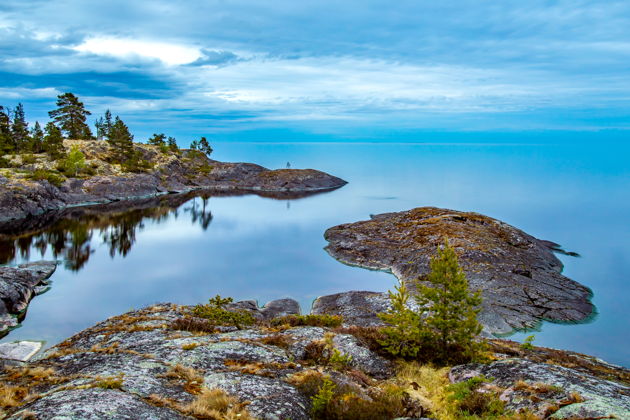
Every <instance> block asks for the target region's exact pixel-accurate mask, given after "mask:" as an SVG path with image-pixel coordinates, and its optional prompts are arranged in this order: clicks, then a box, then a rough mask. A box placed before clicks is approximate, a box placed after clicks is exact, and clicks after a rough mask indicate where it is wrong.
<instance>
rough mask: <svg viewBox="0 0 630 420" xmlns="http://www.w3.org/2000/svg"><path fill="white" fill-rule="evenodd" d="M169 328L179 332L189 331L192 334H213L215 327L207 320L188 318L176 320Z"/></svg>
mask: <svg viewBox="0 0 630 420" xmlns="http://www.w3.org/2000/svg"><path fill="white" fill-rule="evenodd" d="M170 326H171V328H172V329H174V330H180V331H189V332H192V333H210V334H211V333H213V332H215V331H216V326H215V325H214V324H213V323H212V322H210V321H208V320H207V319H200V318H193V317H190V316H187V317H184V318H178V319H176V320H175V321H173V322H172V323H171V325H170Z"/></svg>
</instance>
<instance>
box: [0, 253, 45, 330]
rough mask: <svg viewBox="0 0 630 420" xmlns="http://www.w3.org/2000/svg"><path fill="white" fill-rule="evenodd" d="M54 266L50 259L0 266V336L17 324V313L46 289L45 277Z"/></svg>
mask: <svg viewBox="0 0 630 420" xmlns="http://www.w3.org/2000/svg"><path fill="white" fill-rule="evenodd" d="M56 268H57V263H56V262H51V261H39V262H33V263H28V264H22V265H19V266H17V267H0V336H2V335H5V334H6V333H7V332H8V330H9V329H11V328H15V327H16V326H17V325H18V324H19V322H18V315H19V314H20V313H22V312H23V311H24V310H25V309H26V307H27V306H28V304H29V302H30V301H31V299H33V297H34V296H35V295H37V294H40V293H43V292H45V291H46V290H48V287H49V283H48V281H47V279H48V278H49V277H50V276H51V275H52V274H53V273H54V272H55V269H56Z"/></svg>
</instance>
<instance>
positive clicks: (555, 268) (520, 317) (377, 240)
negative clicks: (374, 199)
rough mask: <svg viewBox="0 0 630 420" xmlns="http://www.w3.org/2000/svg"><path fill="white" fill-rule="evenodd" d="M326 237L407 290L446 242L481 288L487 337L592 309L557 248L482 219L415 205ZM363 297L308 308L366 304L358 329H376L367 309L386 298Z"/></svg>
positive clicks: (579, 316) (343, 255)
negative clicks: (353, 302) (387, 273)
mask: <svg viewBox="0 0 630 420" xmlns="http://www.w3.org/2000/svg"><path fill="white" fill-rule="evenodd" d="M324 236H325V238H326V240H327V241H328V242H329V244H328V246H327V247H326V250H327V251H328V252H329V254H330V255H332V256H333V257H334V258H336V259H337V260H339V261H341V262H343V263H346V264H350V265H356V266H360V267H364V268H369V269H376V270H385V271H390V272H391V273H393V274H394V275H395V276H396V277H397V278H398V279H399V280H401V281H403V282H405V283H407V285H408V286H409V287H410V289H412V290H413V285H414V282H415V280H416V279H418V278H420V277H422V276H423V275H426V274H428V272H429V262H430V258H431V257H432V256H434V255H435V253H436V249H437V247H438V246H439V245H441V244H442V243H444V240H445V239H446V238H448V240H449V242H450V244H451V246H453V248H454V249H455V252H456V253H457V255H458V257H459V263H460V265H461V266H462V267H463V269H464V271H465V272H466V275H467V277H468V281H469V284H470V287H471V289H475V290H480V291H481V294H482V297H483V308H482V312H481V313H480V315H479V320H480V322H481V323H482V325H483V326H484V330H485V332H486V333H493V334H505V333H509V332H512V331H513V330H514V329H522V328H532V327H535V326H536V325H537V324H538V323H539V322H540V321H542V320H548V321H553V322H579V321H582V320H585V319H586V318H588V317H589V316H590V315H592V314H593V312H594V306H593V305H592V303H591V302H590V298H591V296H592V293H591V291H590V290H589V289H588V288H587V287H585V286H583V285H581V284H579V283H577V282H575V281H573V280H571V279H569V278H567V277H565V276H563V275H562V274H561V272H562V263H561V262H560V260H559V259H558V258H556V256H555V255H554V250H556V251H557V250H559V246H558V245H557V244H554V243H552V242H549V241H543V240H539V239H536V238H534V237H533V236H531V235H528V234H527V233H525V232H523V231H522V230H519V229H517V228H515V227H513V226H510V225H508V224H506V223H503V222H501V221H499V220H496V219H493V218H490V217H487V216H483V215H481V214H477V213H467V212H460V211H455V210H448V209H440V208H435V207H419V208H415V209H412V210H409V211H403V212H398V213H384V214H380V215H376V216H372V219H371V220H366V221H360V222H356V223H348V224H343V225H339V226H335V227H332V228H330V229H328V230H327V231H326V233H325V235H324ZM352 293H356V292H352ZM361 293H364V295H363V296H348V295H345V294H343V293H342V294H339V295H337V297H336V298H335V299H333V298H330V297H327V301H325V302H322V301H321V299H320V301H319V302H316V303H315V305H314V307H315V308H316V309H317V313H336V311H340V310H342V308H346V309H345V310H346V312H347V305H344V304H343V303H342V301H344V300H346V301H348V300H357V299H358V300H361V301H364V302H365V303H367V304H368V305H364V306H359V307H357V308H356V311H357V312H356V314H354V315H353V316H354V317H355V318H357V319H363V321H362V322H363V323H364V324H370V323H376V324H378V322H379V321H378V318H376V316H375V313H374V312H373V311H374V310H376V309H378V308H379V307H382V306H383V304H384V303H383V302H384V301H385V300H386V295H385V294H381V295H380V297H379V296H375V295H372V296H367V295H365V293H367V292H361ZM370 314H372V315H370Z"/></svg>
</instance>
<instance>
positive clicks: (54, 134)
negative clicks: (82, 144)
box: [43, 122, 66, 159]
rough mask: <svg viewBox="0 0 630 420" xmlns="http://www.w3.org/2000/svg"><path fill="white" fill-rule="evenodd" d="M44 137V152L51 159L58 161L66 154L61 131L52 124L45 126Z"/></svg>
mask: <svg viewBox="0 0 630 420" xmlns="http://www.w3.org/2000/svg"><path fill="white" fill-rule="evenodd" d="M45 130H46V135H45V136H44V144H43V146H44V151H45V152H46V153H47V154H48V155H49V156H50V157H51V158H52V159H59V158H61V157H63V156H65V154H66V149H65V147H64V146H63V136H62V135H61V130H59V127H57V126H56V125H55V124H54V123H52V122H49V123H48V124H46V128H45Z"/></svg>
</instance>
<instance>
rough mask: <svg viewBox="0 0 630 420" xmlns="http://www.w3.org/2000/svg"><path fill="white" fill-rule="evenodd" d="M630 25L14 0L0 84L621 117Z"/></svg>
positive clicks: (500, 121)
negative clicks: (24, 0)
mask: <svg viewBox="0 0 630 420" xmlns="http://www.w3.org/2000/svg"><path fill="white" fill-rule="evenodd" d="M333 10H334V13H332V12H331V11H333ZM629 28H630V5H629V4H628V3H627V2H626V1H621V0H611V1H608V2H606V4H605V5H604V4H602V3H601V2H594V1H588V0H572V1H569V0H559V1H556V2H553V3H552V4H550V3H549V2H547V1H544V0H532V1H529V2H527V3H522V2H517V1H511V0H507V1H505V2H486V3H479V2H474V1H472V0H456V1H454V2H449V3H435V2H433V3H431V2H417V1H412V0H401V1H399V2H398V3H397V5H396V7H391V5H389V4H387V3H386V2H383V1H380V0H366V1H358V0H348V1H344V2H341V3H340V2H333V1H332V0H321V1H319V2H306V3H304V2H294V1H289V0H277V1H274V2H272V3H260V2H257V1H253V0H234V1H230V2H224V1H220V0H214V1H191V2H188V3H186V5H184V6H181V5H176V4H174V3H172V2H170V1H163V0H154V1H151V2H149V1H137V2H128V1H125V2H122V1H119V0H110V1H108V2H100V3H94V2H83V1H79V0H59V1H56V2H45V1H29V2H23V1H17V0H6V1H5V2H3V6H1V7H0V52H1V54H0V88H2V89H4V92H6V94H5V95H4V97H5V98H8V99H14V98H17V97H18V96H20V95H23V96H21V97H22V98H27V97H28V95H29V93H28V92H30V91H29V90H33V92H36V91H37V90H39V92H50V95H51V96H50V97H49V98H45V97H44V96H43V95H44V94H43V93H42V94H41V95H40V96H37V95H35V94H33V95H32V96H30V97H31V98H32V100H31V102H32V104H31V105H32V106H33V107H35V109H39V108H41V109H43V108H44V107H45V106H50V104H51V103H53V102H54V92H56V91H67V90H70V91H73V92H75V93H77V94H78V95H79V96H81V97H82V98H86V103H91V104H93V106H94V108H95V111H96V112H100V110H101V109H102V108H104V107H109V108H112V109H114V110H116V112H119V113H121V114H123V113H126V114H127V115H128V118H129V120H130V121H131V122H132V123H133V124H134V125H133V126H132V128H135V129H137V130H140V131H142V130H153V129H152V128H150V127H149V125H150V124H152V125H155V124H161V125H162V126H164V125H165V124H171V127H172V129H176V130H183V129H182V128H181V127H184V126H185V127H186V128H187V129H190V130H192V131H195V130H201V129H204V128H205V129H207V127H212V129H213V130H216V131H220V130H228V129H230V128H229V127H228V126H229V125H230V124H232V128H231V129H232V130H237V131H238V130H239V129H242V130H256V129H258V128H260V129H261V130H263V129H269V128H270V127H272V128H274V129H275V128H279V129H287V130H295V131H300V130H301V131H302V132H321V131H327V130H328V131H329V132H333V133H345V134H346V135H347V134H349V133H350V132H351V131H356V130H357V129H358V128H361V129H365V130H368V131H369V130H370V129H374V130H383V131H387V130H390V131H392V130H398V129H401V128H404V129H422V130H425V129H433V130H446V129H453V130H472V129H474V130H476V129H488V130H492V129H506V127H507V128H513V129H517V128H518V127H521V128H528V127H535V128H536V129H539V128H543V129H554V128H558V127H577V128H579V127H583V128H584V129H592V128H593V127H595V128H597V127H601V128H605V127H611V126H617V127H619V126H623V125H624V124H623V121H624V118H626V117H629V116H630V115H629V114H630V112H629V111H628V109H630V106H629V105H630V103H629V102H630V70H629V67H628V63H629V62H630V44H629V43H628V42H627V41H626V40H627V39H629V38H630V29H629ZM7 89H8V90H7ZM11 89H15V91H13V92H12V93H11V92H10V91H11ZM46 89H48V90H46ZM9 93H10V94H9ZM87 99H89V101H88V100H87ZM44 101H47V103H46V104H44ZM27 105H28V104H27ZM38 107H39V108H38ZM28 110H29V107H28V106H27V112H28ZM158 113H160V114H161V115H162V116H163V118H162V119H163V120H165V121H161V120H160V118H159V117H157V114H158ZM625 125H626V126H627V124H625ZM235 127H236V128H235ZM239 127H240V128H239ZM366 127H367V128H366ZM370 127H371V128H370ZM166 129H168V127H166ZM261 132H262V131H261Z"/></svg>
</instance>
